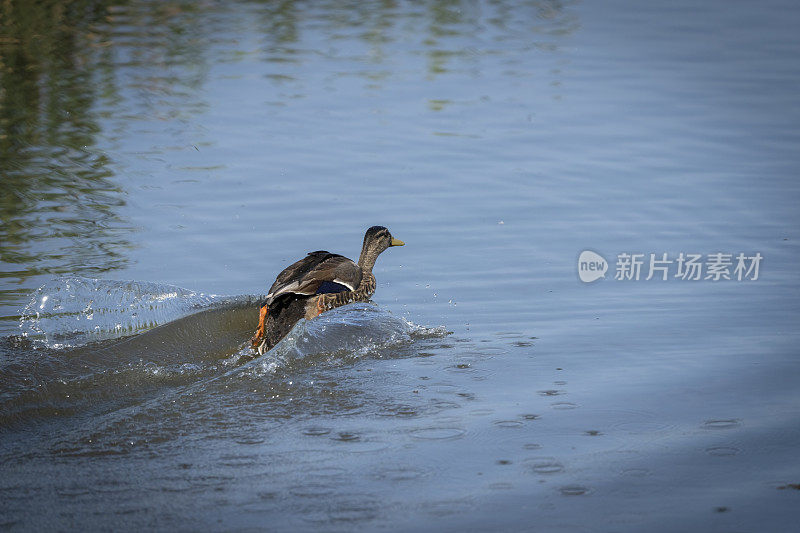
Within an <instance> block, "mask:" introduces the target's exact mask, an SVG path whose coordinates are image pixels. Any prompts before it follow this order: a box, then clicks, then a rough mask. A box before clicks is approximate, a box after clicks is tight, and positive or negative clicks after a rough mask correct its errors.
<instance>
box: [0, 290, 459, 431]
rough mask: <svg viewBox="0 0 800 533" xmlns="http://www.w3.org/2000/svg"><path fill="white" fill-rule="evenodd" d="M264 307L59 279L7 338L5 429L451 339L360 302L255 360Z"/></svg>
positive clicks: (1, 415) (307, 324) (300, 327)
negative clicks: (253, 338) (254, 340)
mask: <svg viewBox="0 0 800 533" xmlns="http://www.w3.org/2000/svg"><path fill="white" fill-rule="evenodd" d="M258 302H259V300H258V298H257V297H253V296H237V297H217V296H206V295H203V294H197V293H194V292H192V291H188V290H185V289H181V288H178V287H173V286H168V285H159V284H153V283H142V282H132V281H131V282H118V281H101V280H91V279H85V278H65V279H60V280H54V281H53V282H52V283H49V284H46V285H44V286H43V287H41V288H40V289H39V290H37V291H36V293H35V294H34V296H33V298H32V300H31V302H30V303H29V304H28V306H27V307H26V311H25V313H24V316H23V318H22V320H21V322H20V327H21V328H22V329H23V330H24V332H25V333H26V334H27V335H23V336H21V337H16V339H9V338H5V339H2V342H0V352H2V353H3V354H4V355H5V357H3V363H2V365H0V366H1V367H2V372H0V427H2V426H8V425H16V424H19V423H21V424H27V423H30V422H31V421H33V420H36V419H42V418H53V417H63V416H88V417H91V416H94V415H95V414H97V413H102V412H105V413H110V412H113V411H116V410H119V409H125V408H135V407H136V406H141V405H143V403H148V402H150V401H154V400H156V401H157V399H158V398H159V397H164V396H165V395H167V396H170V395H174V394H183V393H184V392H187V391H189V390H192V391H197V390H204V389H205V390H210V389H209V387H210V388H212V389H213V388H214V387H215V386H216V385H218V384H220V383H223V382H224V383H226V384H230V383H231V380H233V381H232V382H233V383H244V382H250V383H251V384H252V383H253V382H265V381H266V382H269V381H270V380H271V379H272V377H273V376H275V375H276V374H278V373H280V376H286V375H287V374H288V375H292V374H297V373H302V372H306V371H312V372H313V371H314V369H315V368H316V367H318V366H320V365H322V366H324V367H331V366H341V365H344V364H346V363H347V362H348V361H353V360H355V359H358V358H362V357H378V358H383V357H406V356H413V355H415V354H416V352H417V351H418V349H419V347H420V345H419V344H418V341H423V340H425V339H436V338H440V337H444V336H446V335H448V334H449V332H448V331H447V330H445V329H444V328H443V327H438V328H426V327H423V326H419V325H417V324H414V323H413V322H411V321H409V320H407V319H405V318H402V317H398V316H395V315H394V314H392V313H391V312H390V311H388V310H386V309H383V308H381V307H380V306H378V305H376V304H374V303H356V304H350V305H347V306H344V307H340V308H338V309H334V310H332V311H329V312H326V313H324V314H322V315H320V316H319V317H317V318H315V319H313V320H309V321H306V320H301V321H300V322H299V323H298V324H297V325H296V326H295V328H294V329H292V331H291V332H290V333H289V334H288V335H287V336H286V337H285V338H284V339H283V340H281V342H279V343H278V345H276V346H275V347H274V348H273V349H272V350H270V351H269V352H267V353H266V354H264V355H263V356H258V355H257V354H256V353H255V352H254V351H253V350H252V349H251V348H250V346H249V337H250V335H251V334H252V332H253V331H254V329H255V326H256V322H257V319H258V312H257V310H258ZM280 376H279V377H280ZM220 380H221V381H220ZM242 380H244V381H242ZM181 391H183V392H181Z"/></svg>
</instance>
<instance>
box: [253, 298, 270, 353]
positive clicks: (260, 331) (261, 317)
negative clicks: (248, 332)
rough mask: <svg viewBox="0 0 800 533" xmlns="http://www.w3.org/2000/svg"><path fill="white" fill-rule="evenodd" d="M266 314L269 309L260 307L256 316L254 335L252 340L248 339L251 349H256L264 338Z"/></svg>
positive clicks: (264, 306)
mask: <svg viewBox="0 0 800 533" xmlns="http://www.w3.org/2000/svg"><path fill="white" fill-rule="evenodd" d="M268 314H269V307H268V306H266V305H262V306H261V310H260V311H259V314H258V328H257V329H256V333H255V335H253V338H251V339H250V343H251V344H252V345H253V348H258V345H259V344H261V339H263V338H264V322H265V321H266V319H267V315H268Z"/></svg>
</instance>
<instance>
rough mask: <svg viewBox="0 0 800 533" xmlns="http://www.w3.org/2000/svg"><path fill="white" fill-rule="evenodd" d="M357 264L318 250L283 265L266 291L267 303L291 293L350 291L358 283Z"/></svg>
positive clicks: (307, 294) (306, 294)
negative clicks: (284, 266) (292, 262)
mask: <svg viewBox="0 0 800 533" xmlns="http://www.w3.org/2000/svg"><path fill="white" fill-rule="evenodd" d="M362 275H363V273H362V271H361V267H359V266H358V265H357V264H355V263H354V262H353V261H352V260H350V259H348V258H346V257H344V256H341V255H338V254H332V253H329V252H326V251H324V250H319V251H316V252H311V253H309V254H308V255H307V256H305V257H304V258H303V259H301V260H299V261H297V262H296V263H294V264H292V265H289V266H288V267H286V268H285V269H284V270H283V272H281V273H280V274H278V278H277V279H276V280H275V283H273V284H272V287H270V289H269V294H267V300H266V304H267V305H270V304H271V303H272V302H273V301H275V299H276V298H278V297H279V296H281V295H284V294H287V293H292V294H297V295H303V296H312V295H315V294H326V293H336V292H342V291H354V290H356V288H357V287H358V286H359V284H360V283H361V278H362Z"/></svg>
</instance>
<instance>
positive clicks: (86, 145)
mask: <svg viewBox="0 0 800 533" xmlns="http://www.w3.org/2000/svg"><path fill="white" fill-rule="evenodd" d="M104 14H105V5H104V4H103V3H99V2H73V3H70V4H64V3H62V2H36V3H33V2H4V3H3V4H2V6H0V176H2V178H1V179H2V186H1V187H0V221H2V224H0V243H2V244H1V245H0V277H2V279H3V286H2V288H0V305H3V307H4V309H5V306H6V305H8V304H9V303H11V304H14V303H16V304H18V303H19V299H20V297H21V296H22V294H20V290H19V289H18V288H17V287H24V288H27V287H29V285H26V284H25V281H26V280H27V279H28V278H30V277H31V276H40V275H43V274H60V273H70V274H99V273H104V272H108V271H110V270H113V269H116V268H120V267H123V266H125V265H126V264H127V261H128V259H127V253H126V252H127V250H128V249H129V248H130V247H131V246H132V244H131V242H130V240H129V237H128V235H129V233H130V231H131V227H130V225H129V223H128V222H127V221H126V220H125V219H124V218H123V217H121V216H120V215H119V214H118V208H119V207H120V206H123V205H124V204H125V194H124V189H123V187H122V186H121V185H120V184H119V183H118V182H117V180H116V179H115V177H114V171H113V169H112V168H111V164H112V161H111V159H110V157H109V155H108V154H107V153H104V152H103V151H102V150H99V149H97V147H96V136H97V134H98V133H100V132H101V130H102V126H101V124H100V123H99V117H98V115H97V111H96V107H95V106H96V104H97V100H98V99H100V98H101V97H102V94H103V90H104V88H103V87H102V84H101V83H99V82H100V79H101V76H100V75H99V74H98V68H99V67H98V62H99V56H100V53H101V52H100V49H99V48H98V47H96V46H95V42H94V38H93V36H92V33H91V25H92V24H94V23H97V22H98V21H100V20H102V18H103V16H104ZM12 283H13V284H15V285H11V284H12ZM23 294H24V293H23ZM3 314H4V315H5V314H6V313H3Z"/></svg>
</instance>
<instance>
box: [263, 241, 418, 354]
mask: <svg viewBox="0 0 800 533" xmlns="http://www.w3.org/2000/svg"><path fill="white" fill-rule="evenodd" d="M404 244H405V243H404V242H403V241H401V240H399V239H395V238H393V237H392V234H391V233H389V230H388V229H386V228H384V227H383V226H372V227H371V228H369V229H368V230H367V233H366V235H364V245H363V246H362V248H361V255H360V256H359V258H358V263H354V262H353V261H352V260H350V259H348V258H346V257H343V256H341V255H337V254H332V253H329V252H325V251H318V252H311V253H309V254H308V255H307V256H305V257H304V258H303V259H301V260H299V261H298V262H296V263H294V264H293V265H290V266H289V267H287V268H286V269H285V270H284V271H283V272H281V273H280V274H278V278H277V279H276V280H275V283H273V284H272V287H270V289H269V294H267V298H266V300H264V303H263V304H262V305H261V312H260V314H259V318H258V329H257V330H256V333H255V335H253V338H252V339H251V341H252V344H253V348H255V349H257V350H258V353H260V354H263V353H264V352H266V351H267V350H270V349H272V347H273V346H275V345H276V344H278V341H280V340H281V339H282V338H283V337H285V336H286V334H287V333H289V331H291V330H292V328H293V327H294V325H295V324H296V323H297V321H298V320H300V319H301V318H305V319H307V320H308V319H312V318H314V317H315V316H317V315H319V314H320V313H323V312H325V311H329V310H331V309H334V308H336V307H340V306H342V305H345V304H349V303H351V302H366V301H368V300H369V298H370V296H372V294H373V293H374V292H375V276H373V275H372V267H373V266H375V260H376V259H378V256H379V255H380V254H381V252H383V251H384V250H386V249H387V248H389V247H390V246H403V245H404Z"/></svg>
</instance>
